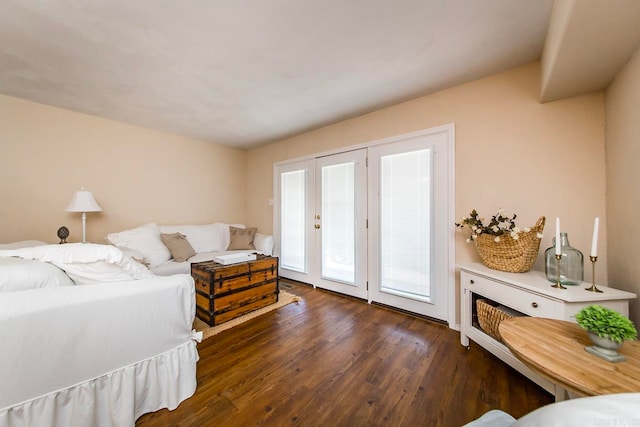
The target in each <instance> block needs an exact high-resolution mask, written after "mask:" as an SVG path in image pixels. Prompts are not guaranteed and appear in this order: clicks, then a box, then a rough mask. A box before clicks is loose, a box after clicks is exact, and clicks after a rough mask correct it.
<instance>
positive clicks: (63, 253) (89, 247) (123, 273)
mask: <svg viewBox="0 0 640 427" xmlns="http://www.w3.org/2000/svg"><path fill="white" fill-rule="evenodd" d="M0 257H19V258H24V259H31V260H38V261H43V262H49V263H51V264H53V265H55V266H57V267H58V268H60V269H62V270H64V271H65V272H66V273H67V274H68V275H69V277H71V279H73V281H74V282H75V283H76V284H84V283H96V282H116V281H124V280H132V279H133V280H137V279H144V278H146V277H150V276H151V275H152V274H151V272H150V271H149V269H147V268H146V267H145V266H144V265H142V264H140V263H138V262H136V261H134V260H133V259H132V258H131V257H130V256H127V255H125V254H124V253H123V252H122V251H121V250H120V249H118V248H116V247H115V246H111V245H97V244H92V243H67V244H64V245H42V246H34V247H28V248H20V249H9V250H0Z"/></svg>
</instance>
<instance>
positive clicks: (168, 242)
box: [160, 233, 196, 262]
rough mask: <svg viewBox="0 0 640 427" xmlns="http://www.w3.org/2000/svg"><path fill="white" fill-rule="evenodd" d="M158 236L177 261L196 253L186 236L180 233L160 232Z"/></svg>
mask: <svg viewBox="0 0 640 427" xmlns="http://www.w3.org/2000/svg"><path fill="white" fill-rule="evenodd" d="M160 238H161V239H162V242H163V243H164V244H165V246H166V247H167V249H169V252H170V253H171V256H172V257H173V259H174V260H176V261H177V262H182V261H186V260H187V259H188V258H191V257H192V256H194V255H195V254H196V251H194V250H193V247H192V246H191V244H189V241H188V240H187V237H186V236H185V235H184V234H182V233H172V234H160Z"/></svg>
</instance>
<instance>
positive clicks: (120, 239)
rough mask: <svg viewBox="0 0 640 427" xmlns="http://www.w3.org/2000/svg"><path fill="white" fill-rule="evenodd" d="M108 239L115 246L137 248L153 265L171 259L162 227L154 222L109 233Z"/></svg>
mask: <svg viewBox="0 0 640 427" xmlns="http://www.w3.org/2000/svg"><path fill="white" fill-rule="evenodd" d="M107 240H108V241H109V242H110V243H111V244H113V245H115V246H124V247H126V248H130V249H135V250H136V251H138V252H140V253H141V254H142V255H144V258H145V260H146V261H148V262H149V264H150V265H151V266H155V265H160V264H162V263H164V262H167V261H169V260H170V259H171V253H170V252H169V249H167V247H166V246H165V245H164V243H162V239H161V238H160V228H159V227H158V226H157V225H156V224H155V223H153V222H151V223H149V224H145V225H142V226H140V227H138V228H133V229H131V230H124V231H121V232H119V233H111V234H108V235H107Z"/></svg>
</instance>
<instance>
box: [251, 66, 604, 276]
mask: <svg viewBox="0 0 640 427" xmlns="http://www.w3.org/2000/svg"><path fill="white" fill-rule="evenodd" d="M539 82H540V64H539V63H534V64H530V65H527V66H524V67H520V68H516V69H513V70H510V71H507V72H505V73H502V74H498V75H495V76H491V77H488V78H484V79H481V80H477V81H474V82H471V83H467V84H464V85H461V86H457V87H455V88H452V89H448V90H445V91H442V92H439V93H436V94H433V95H429V96H425V97H422V98H418V99H415V100H412V101H409V102H405V103H402V104H399V105H395V106H393V107H389V108H386V109H383V110H380V111H377V112H374V113H370V114H367V115H364V116H361V117H357V118H354V119H351V120H348V121H344V122H341V123H338V124H336V125H333V126H328V127H325V128H322V129H318V130H315V131H312V132H308V133H305V134H303V135H299V136H297V137H293V138H289V139H286V140H283V141H279V142H276V143H273V144H270V145H267V146H263V147H260V148H257V149H254V150H251V151H250V152H249V153H248V158H247V165H248V167H247V171H248V172H247V184H248V186H247V190H248V191H247V223H249V224H252V225H257V226H258V227H259V228H261V229H264V230H272V223H273V213H272V208H271V207H270V206H268V200H269V198H272V197H273V163H275V162H279V161H283V160H286V159H291V158H296V157H300V156H305V155H310V154H313V153H318V152H322V151H327V150H332V149H336V148H339V147H347V146H350V145H355V144H361V143H366V142H368V141H372V140H376V139H381V138H384V137H389V136H393V135H398V134H402V133H407V132H411V131H416V130H420V129H426V128H430V127H434V126H438V125H442V124H446V123H455V126H456V173H455V177H456V195H455V203H456V217H457V218H459V217H461V216H463V215H466V214H468V213H469V211H470V210H471V209H472V208H476V209H478V211H479V212H480V213H481V214H482V215H485V216H490V215H492V214H493V213H495V211H496V210H497V209H498V207H503V208H505V209H506V210H508V211H510V212H515V213H517V214H518V220H517V223H518V225H520V226H530V225H533V224H534V223H535V221H536V219H537V218H538V217H539V216H541V215H544V216H546V217H547V228H546V229H545V236H544V239H543V241H542V244H541V251H540V252H541V253H543V252H544V249H545V248H546V247H548V246H550V244H551V237H552V235H553V230H554V229H553V222H554V218H555V217H556V216H559V217H560V218H561V221H562V228H563V230H564V231H567V232H568V233H569V239H570V242H571V243H572V245H573V246H575V247H577V248H578V249H580V250H582V251H583V252H584V253H585V254H586V253H588V251H589V247H590V239H591V233H592V227H593V218H594V217H595V216H600V218H601V223H602V224H603V226H602V229H601V245H600V258H599V259H600V260H601V261H602V262H601V263H599V265H601V266H602V267H601V268H599V269H598V270H597V272H596V276H597V277H598V281H599V282H600V283H605V282H606V277H607V276H606V268H605V266H606V259H607V253H606V247H605V245H604V242H605V241H606V229H605V226H606V223H607V221H606V215H605V160H604V96H603V93H602V92H598V93H593V94H589V95H585V96H580V97H575V98H571V99H567V100H562V101H556V102H551V103H547V104H541V103H540V102H539V100H538V93H539ZM464 238H465V235H463V234H462V233H458V234H457V236H456V261H457V262H464V261H468V260H473V261H479V258H478V257H477V254H476V253H475V249H474V247H473V246H471V245H468V244H466V243H465V242H464ZM534 268H535V269H538V270H544V264H543V260H542V255H540V256H539V258H538V262H537V264H536V266H535V267H534ZM585 277H586V278H588V279H590V278H591V272H590V269H585Z"/></svg>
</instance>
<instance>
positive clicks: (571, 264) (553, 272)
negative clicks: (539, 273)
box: [544, 233, 584, 285]
mask: <svg viewBox="0 0 640 427" xmlns="http://www.w3.org/2000/svg"><path fill="white" fill-rule="evenodd" d="M560 250H561V251H562V258H561V259H560V283H561V284H563V285H579V284H580V282H582V279H583V278H584V256H583V255H582V252H580V251H579V250H577V249H576V248H574V247H572V246H571V245H570V244H569V238H568V237H567V233H560ZM544 261H545V262H544V271H545V273H546V274H547V280H548V281H550V282H553V283H556V282H557V281H558V271H557V265H558V264H557V261H556V238H555V237H554V238H553V240H552V246H551V247H550V248H547V250H546V251H544Z"/></svg>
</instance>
